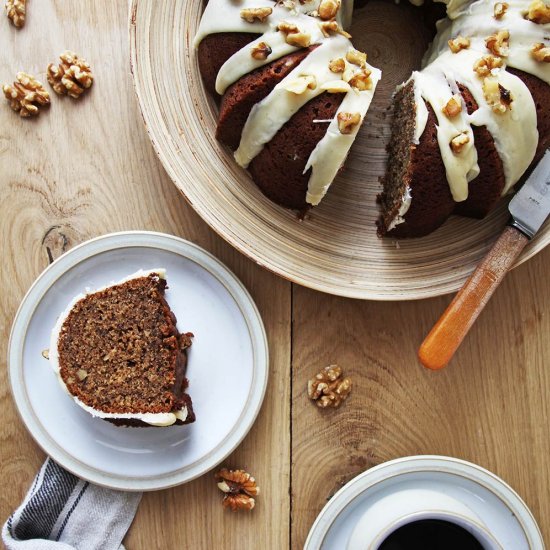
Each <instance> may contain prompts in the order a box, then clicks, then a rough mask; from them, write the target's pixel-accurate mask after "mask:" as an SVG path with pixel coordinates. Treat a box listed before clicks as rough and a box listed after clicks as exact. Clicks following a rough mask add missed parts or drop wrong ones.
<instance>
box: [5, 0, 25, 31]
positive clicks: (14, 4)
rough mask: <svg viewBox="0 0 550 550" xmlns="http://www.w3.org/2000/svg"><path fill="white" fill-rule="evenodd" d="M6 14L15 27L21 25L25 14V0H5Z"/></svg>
mask: <svg viewBox="0 0 550 550" xmlns="http://www.w3.org/2000/svg"><path fill="white" fill-rule="evenodd" d="M6 15H7V16H8V19H9V20H10V21H11V22H12V23H13V25H14V26H15V27H17V28H18V29H20V28H21V27H23V25H24V24H25V17H26V15H27V0H6Z"/></svg>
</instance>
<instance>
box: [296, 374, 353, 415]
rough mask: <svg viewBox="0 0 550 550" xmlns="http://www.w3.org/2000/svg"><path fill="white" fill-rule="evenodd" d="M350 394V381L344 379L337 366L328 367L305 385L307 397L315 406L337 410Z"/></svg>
mask: <svg viewBox="0 0 550 550" xmlns="http://www.w3.org/2000/svg"><path fill="white" fill-rule="evenodd" d="M350 392H351V379H350V378H344V377H343V374H342V369H341V368H340V367H339V366H338V365H329V366H328V367H325V368H324V369H323V370H322V371H321V372H320V373H318V374H316V375H315V377H314V378H312V379H311V380H309V381H308V383H307V394H308V397H309V398H310V399H311V400H312V401H315V402H316V404H317V406H318V407H320V408H322V409H325V408H327V407H332V408H337V407H339V406H340V405H341V404H342V401H344V400H345V399H347V398H348V396H349V394H350Z"/></svg>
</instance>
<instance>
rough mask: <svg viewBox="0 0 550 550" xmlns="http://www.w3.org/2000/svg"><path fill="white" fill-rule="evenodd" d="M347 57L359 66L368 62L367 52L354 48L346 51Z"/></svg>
mask: <svg viewBox="0 0 550 550" xmlns="http://www.w3.org/2000/svg"><path fill="white" fill-rule="evenodd" d="M346 59H347V60H348V61H349V62H350V63H353V64H354V65H359V67H364V66H365V65H366V64H367V54H366V53H364V52H360V51H359V50H355V49H353V48H352V49H351V50H349V51H348V52H347V53H346Z"/></svg>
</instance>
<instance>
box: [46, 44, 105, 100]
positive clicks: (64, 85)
mask: <svg viewBox="0 0 550 550" xmlns="http://www.w3.org/2000/svg"><path fill="white" fill-rule="evenodd" d="M59 59H60V60H61V63H60V64H59V65H54V64H53V63H50V64H49V65H48V82H49V83H50V85H51V87H52V88H53V89H54V91H55V92H56V93H58V94H60V95H64V94H68V95H70V96H71V97H72V98H74V99H78V98H79V97H80V96H81V95H82V94H83V93H84V92H85V91H86V90H87V89H88V88H90V87H91V85H92V84H93V83H94V75H93V74H92V70H91V69H90V65H89V63H88V62H87V61H86V60H85V59H84V58H82V57H79V56H78V55H77V54H76V53H74V52H71V51H69V50H67V51H64V52H63V53H62V54H61V55H60V56H59Z"/></svg>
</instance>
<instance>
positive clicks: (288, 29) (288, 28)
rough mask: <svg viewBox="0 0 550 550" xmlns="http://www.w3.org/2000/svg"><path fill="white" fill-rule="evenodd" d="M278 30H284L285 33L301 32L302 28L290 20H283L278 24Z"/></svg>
mask: <svg viewBox="0 0 550 550" xmlns="http://www.w3.org/2000/svg"><path fill="white" fill-rule="evenodd" d="M277 30H278V31H281V32H284V33H285V34H292V33H295V32H300V29H299V28H298V27H297V26H296V25H295V24H294V23H289V22H288V21H281V22H280V23H279V24H278V25H277Z"/></svg>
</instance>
